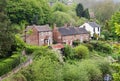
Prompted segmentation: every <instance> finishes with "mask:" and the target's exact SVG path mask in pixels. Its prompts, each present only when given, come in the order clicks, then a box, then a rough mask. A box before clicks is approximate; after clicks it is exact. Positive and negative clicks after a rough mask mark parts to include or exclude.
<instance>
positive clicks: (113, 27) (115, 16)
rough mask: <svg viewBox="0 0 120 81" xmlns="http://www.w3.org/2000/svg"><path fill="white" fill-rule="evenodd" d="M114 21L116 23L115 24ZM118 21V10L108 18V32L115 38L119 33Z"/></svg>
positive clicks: (119, 13)
mask: <svg viewBox="0 0 120 81" xmlns="http://www.w3.org/2000/svg"><path fill="white" fill-rule="evenodd" d="M115 23H116V24H115ZM119 23H120V12H116V13H115V14H113V15H112V17H111V19H110V20H109V26H110V32H111V34H112V36H113V38H117V37H118V36H117V35H116V34H118V35H119Z"/></svg>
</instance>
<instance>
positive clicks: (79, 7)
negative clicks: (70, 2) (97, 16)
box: [76, 3, 90, 19]
mask: <svg viewBox="0 0 120 81" xmlns="http://www.w3.org/2000/svg"><path fill="white" fill-rule="evenodd" d="M76 14H77V16H78V17H79V18H81V17H85V18H87V19H90V15H89V10H88V8H87V9H85V10H84V7H83V5H82V4H81V3H79V4H78V5H77V7H76Z"/></svg>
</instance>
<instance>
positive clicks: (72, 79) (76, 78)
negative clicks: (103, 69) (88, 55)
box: [63, 63, 89, 81]
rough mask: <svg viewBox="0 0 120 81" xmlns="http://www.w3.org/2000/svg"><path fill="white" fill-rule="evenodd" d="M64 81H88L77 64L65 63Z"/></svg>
mask: <svg viewBox="0 0 120 81" xmlns="http://www.w3.org/2000/svg"><path fill="white" fill-rule="evenodd" d="M63 77H64V78H63V79H64V81H89V78H88V76H87V71H85V69H84V68H82V66H81V67H78V65H77V64H69V63H66V64H65V65H64V67H63Z"/></svg>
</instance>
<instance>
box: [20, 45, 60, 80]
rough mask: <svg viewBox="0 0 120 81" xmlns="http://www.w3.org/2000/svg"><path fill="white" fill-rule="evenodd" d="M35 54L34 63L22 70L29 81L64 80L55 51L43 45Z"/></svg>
mask: <svg viewBox="0 0 120 81" xmlns="http://www.w3.org/2000/svg"><path fill="white" fill-rule="evenodd" d="M33 54H34V55H35V57H34V63H33V64H32V65H31V67H29V68H28V69H27V70H23V71H22V74H23V75H24V76H25V77H26V79H27V80H28V81H62V69H61V65H60V63H59V62H58V58H57V55H56V53H55V52H53V51H51V50H49V49H47V48H45V47H41V48H40V49H39V50H36V52H34V53H33Z"/></svg>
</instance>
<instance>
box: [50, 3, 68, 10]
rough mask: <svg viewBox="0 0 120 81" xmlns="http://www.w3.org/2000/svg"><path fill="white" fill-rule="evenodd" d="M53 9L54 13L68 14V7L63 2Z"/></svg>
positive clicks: (56, 4) (55, 5)
mask: <svg viewBox="0 0 120 81" xmlns="http://www.w3.org/2000/svg"><path fill="white" fill-rule="evenodd" d="M52 9H53V11H54V12H55V11H61V12H66V11H67V10H68V7H67V6H66V5H65V4H63V3H61V2H57V3H55V4H54V5H53V7H52Z"/></svg>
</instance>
